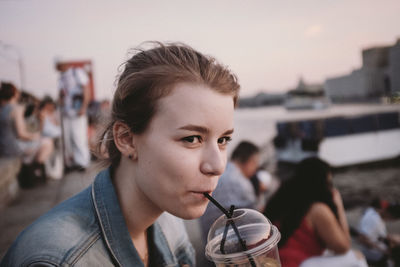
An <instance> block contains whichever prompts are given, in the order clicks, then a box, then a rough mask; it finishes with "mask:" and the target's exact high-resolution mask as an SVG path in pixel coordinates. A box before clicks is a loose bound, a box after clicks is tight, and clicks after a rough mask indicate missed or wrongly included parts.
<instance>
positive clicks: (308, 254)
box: [0, 43, 397, 267]
mask: <svg viewBox="0 0 400 267" xmlns="http://www.w3.org/2000/svg"><path fill="white" fill-rule="evenodd" d="M150 46H151V48H147V49H142V48H140V49H138V50H137V52H136V53H135V54H134V55H133V56H132V57H131V58H130V59H128V61H127V62H125V65H124V70H123V72H122V74H121V75H120V76H119V79H118V83H117V89H116V91H115V94H114V98H113V102H112V106H111V108H110V107H109V103H108V102H102V103H101V104H100V103H98V104H97V105H96V104H93V103H92V104H90V101H89V94H88V88H87V85H88V79H87V76H86V75H85V73H84V72H83V71H81V70H79V69H75V68H70V67H68V66H67V65H63V64H62V63H58V64H57V69H58V70H59V71H60V81H59V84H60V104H61V108H60V112H61V115H62V116H61V118H62V122H60V121H59V119H58V118H60V116H57V115H56V114H57V113H56V112H57V105H56V103H55V102H54V101H52V100H51V99H50V98H45V99H43V100H42V101H39V102H38V103H37V105H36V106H37V109H35V108H34V109H33V111H32V110H31V111H30V112H27V110H28V109H26V108H25V109H24V108H22V105H21V104H20V103H19V101H18V100H19V99H20V95H19V91H18V90H17V88H16V87H15V86H13V85H12V84H9V83H2V85H1V91H0V99H1V102H0V104H1V106H0V153H1V154H0V156H1V157H20V158H21V159H22V160H23V162H25V163H26V164H30V166H32V168H33V173H35V171H36V172H41V173H38V174H37V175H38V176H40V175H43V172H44V163H45V162H46V160H48V158H49V157H50V155H51V154H52V152H53V150H54V139H56V138H61V134H62V136H63V143H64V146H65V147H64V152H65V153H64V160H65V166H66V168H68V169H80V170H83V169H85V168H86V167H87V166H88V165H89V162H90V153H89V146H91V145H92V146H95V148H96V150H97V155H98V157H99V158H101V159H102V160H103V163H104V165H105V166H106V168H105V169H104V170H102V171H100V172H99V173H98V174H97V176H96V178H95V180H94V182H93V184H92V185H91V186H89V187H88V188H87V189H85V190H84V191H82V192H80V193H79V194H77V195H75V196H73V197H72V198H70V199H69V200H67V201H65V202H63V203H62V204H60V205H59V206H57V207H56V208H55V209H53V210H51V211H49V212H48V213H47V214H46V215H45V216H43V217H41V218H39V219H38V220H37V221H36V222H34V223H33V224H32V225H31V226H29V227H28V228H27V229H26V230H25V231H24V232H22V233H21V234H20V235H19V236H18V238H17V239H16V240H15V242H14V243H13V245H12V246H11V247H10V249H9V250H8V252H7V254H6V255H5V257H4V259H3V260H2V262H1V263H0V265H1V266H17V265H18V266H30V264H32V265H35V264H36V265H35V266H39V265H40V266H42V265H43V266H44V265H45V266H63V265H71V266H72V265H73V266H113V265H114V266H115V265H117V266H124V265H126V266H166V265H168V266H194V265H195V257H194V250H193V247H192V246H191V244H190V242H189V238H188V235H187V233H186V231H185V228H184V225H183V221H182V219H196V218H200V225H201V230H202V239H203V241H206V239H207V233H208V230H209V228H210V226H211V224H212V223H213V222H214V221H215V219H216V218H218V217H219V216H221V215H222V213H221V211H220V210H219V209H217V208H216V207H215V206H214V205H212V204H209V202H208V199H207V198H206V196H204V194H208V193H212V195H213V197H214V198H215V199H216V200H217V201H218V202H219V203H220V204H221V205H222V206H224V207H225V208H226V209H229V207H230V206H231V205H234V206H235V208H250V209H256V210H258V211H260V212H261V213H262V214H264V215H265V216H266V217H267V218H268V219H269V220H271V222H272V223H273V224H274V225H276V226H277V227H278V228H279V231H280V233H281V240H280V242H279V255H280V260H281V263H282V266H284V267H295V266H302V267H312V266H319V267H323V266H367V262H366V259H367V260H368V263H370V264H372V263H373V264H387V263H388V262H390V261H389V259H390V258H394V257H392V256H393V255H395V253H396V245H395V242H396V240H397V239H396V238H393V237H390V236H389V235H388V234H387V232H386V229H385V228H384V226H382V224H383V225H384V223H383V219H382V218H386V215H387V211H388V209H385V208H386V207H387V206H382V204H381V203H382V202H379V203H380V204H379V205H375V206H373V207H371V208H370V209H368V210H367V211H366V212H365V214H364V216H363V218H362V220H361V221H360V226H359V231H357V233H358V236H359V239H360V241H362V240H364V243H363V245H364V248H363V250H362V252H363V253H364V254H365V256H364V255H363V254H362V253H361V252H359V251H356V250H353V249H352V248H351V235H350V232H351V231H350V227H349V225H348V222H347V219H346V215H345V210H344V206H343V202H342V198H341V195H340V192H339V191H338V189H336V188H335V187H334V185H333V182H332V179H333V174H332V171H331V168H330V166H329V164H328V163H326V162H325V161H323V160H322V159H319V158H318V157H314V156H313V157H309V158H306V159H304V160H302V161H301V162H300V163H299V164H297V166H296V169H295V171H294V174H293V175H292V177H290V178H288V179H284V180H283V181H282V183H281V184H280V186H279V188H278V189H277V190H276V191H275V192H271V190H272V189H271V188H269V184H270V180H271V179H272V178H271V175H270V174H268V173H267V172H266V171H265V170H263V169H260V149H259V148H258V147H257V146H256V145H254V144H253V143H251V142H248V141H243V142H241V143H239V144H238V146H237V147H236V148H235V149H234V150H233V152H232V155H231V157H230V160H229V162H227V149H226V146H227V144H228V143H229V141H230V139H231V136H232V134H233V128H234V126H233V112H234V108H235V106H236V103H237V99H238V95H239V84H238V81H237V78H236V76H235V75H234V74H233V73H232V72H231V71H230V70H229V69H227V68H226V67H225V66H224V65H222V64H220V63H218V61H217V60H216V59H214V58H213V57H210V56H206V55H203V54H202V53H200V52H198V51H196V50H194V49H193V48H191V47H189V46H187V45H184V44H181V43H179V44H162V43H151V45H150ZM91 107H92V108H93V109H95V110H96V109H97V110H100V109H101V108H99V107H103V108H102V110H106V112H105V113H104V114H103V115H102V116H105V117H107V119H108V120H107V121H108V124H107V125H106V127H105V128H104V132H102V134H101V135H100V136H99V139H97V141H90V140H88V117H87V114H91V112H92V111H91V110H90V109H91ZM109 109H111V110H109ZM28 113H31V114H28ZM94 113H95V114H97V115H98V113H99V112H94ZM29 116H34V117H35V118H36V121H37V127H36V128H35V131H34V130H32V129H30V130H28V128H29V127H28V124H29V122H28V121H29V120H28V117H29ZM93 118H95V117H93V116H92V117H91V118H90V117H89V121H91V124H92V125H98V124H99V121H98V119H93ZM61 125H62V131H61V128H60V127H61ZM89 132H90V131H89ZM35 175H36V174H35ZM266 192H268V193H269V194H271V197H269V198H264V197H263V196H264V195H265V193H266ZM371 221H374V222H375V224H373V223H371ZM371 233H376V234H374V235H373V236H372V235H371ZM382 238H386V240H390V242H391V243H390V244H389V245H388V244H386V246H383V244H377V243H376V242H382ZM368 253H369V254H368ZM374 253H375V254H379V253H380V254H379V255H378V256H379V257H376V259H373V258H372V256H371V255H375V254H374ZM375 256H376V255H375ZM41 264H42V265H41ZM376 266H386V265H376Z"/></svg>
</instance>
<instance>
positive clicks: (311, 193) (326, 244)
mask: <svg viewBox="0 0 400 267" xmlns="http://www.w3.org/2000/svg"><path fill="white" fill-rule="evenodd" d="M264 215H265V216H266V217H267V218H268V219H270V220H271V222H272V223H273V224H275V225H276V226H277V227H278V228H279V230H280V232H281V240H280V242H279V244H278V246H279V255H280V259H281V263H282V266H285V267H297V266H300V264H302V265H301V266H319V267H322V266H341V265H342V266H366V263H365V260H363V258H362V255H358V256H359V257H360V258H358V257H357V256H356V255H355V254H354V253H353V252H349V250H350V234H349V227H348V224H347V220H346V215H345V212H344V207H343V203H342V198H341V196H340V193H339V191H338V190H337V189H336V188H334V187H333V185H332V174H331V171H330V167H329V165H328V164H327V163H326V162H324V161H323V160H321V159H319V158H316V157H312V158H308V159H305V160H303V161H301V162H300V163H299V164H298V165H297V167H296V170H295V173H294V176H293V177H292V178H290V179H288V180H286V181H285V182H283V183H282V185H281V186H280V187H279V189H278V190H277V192H276V193H275V194H274V195H273V196H272V197H271V198H270V199H269V201H268V203H267V205H266V208H265V210H264ZM326 249H328V250H329V251H330V256H322V255H323V254H324V253H325V251H326ZM337 255H342V256H337ZM306 260H307V261H306ZM305 261H306V262H305ZM316 263H317V264H316ZM349 264H353V265H349Z"/></svg>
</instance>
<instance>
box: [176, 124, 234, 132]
mask: <svg viewBox="0 0 400 267" xmlns="http://www.w3.org/2000/svg"><path fill="white" fill-rule="evenodd" d="M178 129H179V130H188V131H194V132H199V133H202V134H207V133H209V132H210V130H209V129H208V128H206V127H203V126H199V125H193V124H189V125H185V126H182V127H180V128H178ZM230 134H233V129H229V130H227V131H225V132H224V133H223V134H222V135H230Z"/></svg>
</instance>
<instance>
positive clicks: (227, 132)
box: [222, 129, 233, 135]
mask: <svg viewBox="0 0 400 267" xmlns="http://www.w3.org/2000/svg"><path fill="white" fill-rule="evenodd" d="M230 134H233V129H230V130H228V131H226V132H224V133H223V134H222V135H230Z"/></svg>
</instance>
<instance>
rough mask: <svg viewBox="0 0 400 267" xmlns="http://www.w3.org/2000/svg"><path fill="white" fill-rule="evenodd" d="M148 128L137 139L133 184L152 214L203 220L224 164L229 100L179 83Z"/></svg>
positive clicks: (229, 126)
mask: <svg viewBox="0 0 400 267" xmlns="http://www.w3.org/2000/svg"><path fill="white" fill-rule="evenodd" d="M157 107H158V109H157V112H156V114H155V116H154V117H153V119H152V121H151V123H150V125H149V127H148V129H147V130H146V131H145V132H144V133H143V134H140V135H138V136H137V137H136V141H135V147H136V149H137V156H138V159H137V168H136V169H135V179H136V183H137V186H138V188H139V190H140V191H141V192H143V194H144V195H145V197H147V198H148V201H149V204H150V205H153V207H154V209H159V210H161V211H168V212H169V213H171V214H174V215H175V216H178V217H181V218H184V219H193V218H197V217H199V216H201V215H202V214H203V213H204V211H205V209H206V206H207V204H208V200H207V199H206V198H205V197H204V195H203V193H204V192H207V193H211V192H212V191H213V190H214V189H215V187H216V186H217V181H218V178H219V176H220V175H221V174H222V173H223V171H224V169H225V165H226V158H227V155H226V146H227V143H228V142H229V140H230V138H231V135H232V132H233V110H234V105H233V98H232V96H230V95H223V94H221V93H218V92H216V91H213V90H211V89H210V88H209V87H207V86H204V85H198V84H192V83H182V84H178V85H177V86H175V88H174V89H173V90H172V93H171V94H170V95H168V96H166V97H164V98H162V99H160V100H159V102H158V106H157Z"/></svg>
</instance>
